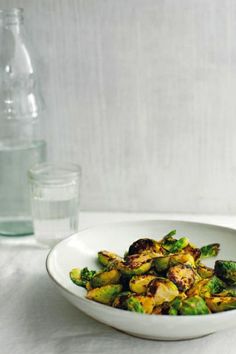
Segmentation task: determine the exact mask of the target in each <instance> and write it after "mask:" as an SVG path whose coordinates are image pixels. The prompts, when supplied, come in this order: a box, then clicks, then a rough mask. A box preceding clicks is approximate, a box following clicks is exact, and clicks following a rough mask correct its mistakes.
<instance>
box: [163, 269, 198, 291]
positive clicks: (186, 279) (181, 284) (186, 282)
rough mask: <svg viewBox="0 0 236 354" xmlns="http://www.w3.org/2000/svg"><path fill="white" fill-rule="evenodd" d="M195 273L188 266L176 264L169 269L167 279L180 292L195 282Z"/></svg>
mask: <svg viewBox="0 0 236 354" xmlns="http://www.w3.org/2000/svg"><path fill="white" fill-rule="evenodd" d="M195 277H196V276H195V272H194V271H193V269H192V267H191V266H190V265H188V264H177V265H175V266H173V267H170V268H169V270H168V273H167V278H168V279H169V280H171V281H172V282H173V283H174V284H175V285H176V286H177V288H178V289H179V290H180V291H186V290H188V289H189V288H191V286H192V285H193V284H194V282H195Z"/></svg>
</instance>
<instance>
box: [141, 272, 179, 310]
mask: <svg viewBox="0 0 236 354" xmlns="http://www.w3.org/2000/svg"><path fill="white" fill-rule="evenodd" d="M147 295H148V296H153V297H154V300H155V305H156V306H158V305H161V304H163V302H165V301H167V302H170V301H172V300H173V299H174V298H175V297H176V296H178V295H179V291H178V288H177V287H176V285H175V284H174V283H173V282H172V281H170V280H168V279H165V278H155V279H153V280H152V281H151V282H150V283H149V285H148V288H147Z"/></svg>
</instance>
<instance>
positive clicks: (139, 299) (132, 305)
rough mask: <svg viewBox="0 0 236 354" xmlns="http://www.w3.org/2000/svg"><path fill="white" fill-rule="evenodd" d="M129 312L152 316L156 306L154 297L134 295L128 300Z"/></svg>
mask: <svg viewBox="0 0 236 354" xmlns="http://www.w3.org/2000/svg"><path fill="white" fill-rule="evenodd" d="M127 305H128V310H129V311H134V312H140V313H141V312H142V313H147V314H150V313H152V311H153V308H154V306H155V301H154V298H153V297H152V296H143V295H133V296H131V297H130V298H129V299H128V300H127Z"/></svg>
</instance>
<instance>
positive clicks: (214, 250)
mask: <svg viewBox="0 0 236 354" xmlns="http://www.w3.org/2000/svg"><path fill="white" fill-rule="evenodd" d="M219 250H220V244H219V243H211V244H210V245H206V246H203V247H201V248H200V251H201V258H209V257H215V256H217V254H218V253H219Z"/></svg>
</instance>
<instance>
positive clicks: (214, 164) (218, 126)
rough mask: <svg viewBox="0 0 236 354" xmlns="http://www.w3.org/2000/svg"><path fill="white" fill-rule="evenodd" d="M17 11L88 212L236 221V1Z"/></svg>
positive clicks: (77, 4)
mask: <svg viewBox="0 0 236 354" xmlns="http://www.w3.org/2000/svg"><path fill="white" fill-rule="evenodd" d="M13 5H14V6H22V7H24V8H25V12H26V14H25V17H26V26H27V28H28V30H29V31H30V33H31V37H32V42H33V44H34V47H35V49H36V52H37V53H38V59H37V61H38V67H39V70H40V74H41V81H42V85H43V90H44V95H45V98H46V101H47V115H46V122H45V129H47V139H48V141H49V151H50V156H51V157H52V158H54V159H55V158H56V159H61V160H67V159H68V160H72V161H75V162H79V163H80V164H81V165H82V167H83V186H82V197H83V200H82V208H83V209H87V210H125V211H126V210H130V211H159V212H162V211H163V212H168V211H170V212H172V211H174V212H209V213H213V212H214V213H236V1H235V0H224V1H222V0H214V1H212V0H40V1H39V0H21V1H20V0H19V1H17V0H15V1H11V0H0V7H6V6H7V7H9V6H13ZM0 50H1V49H0Z"/></svg>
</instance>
